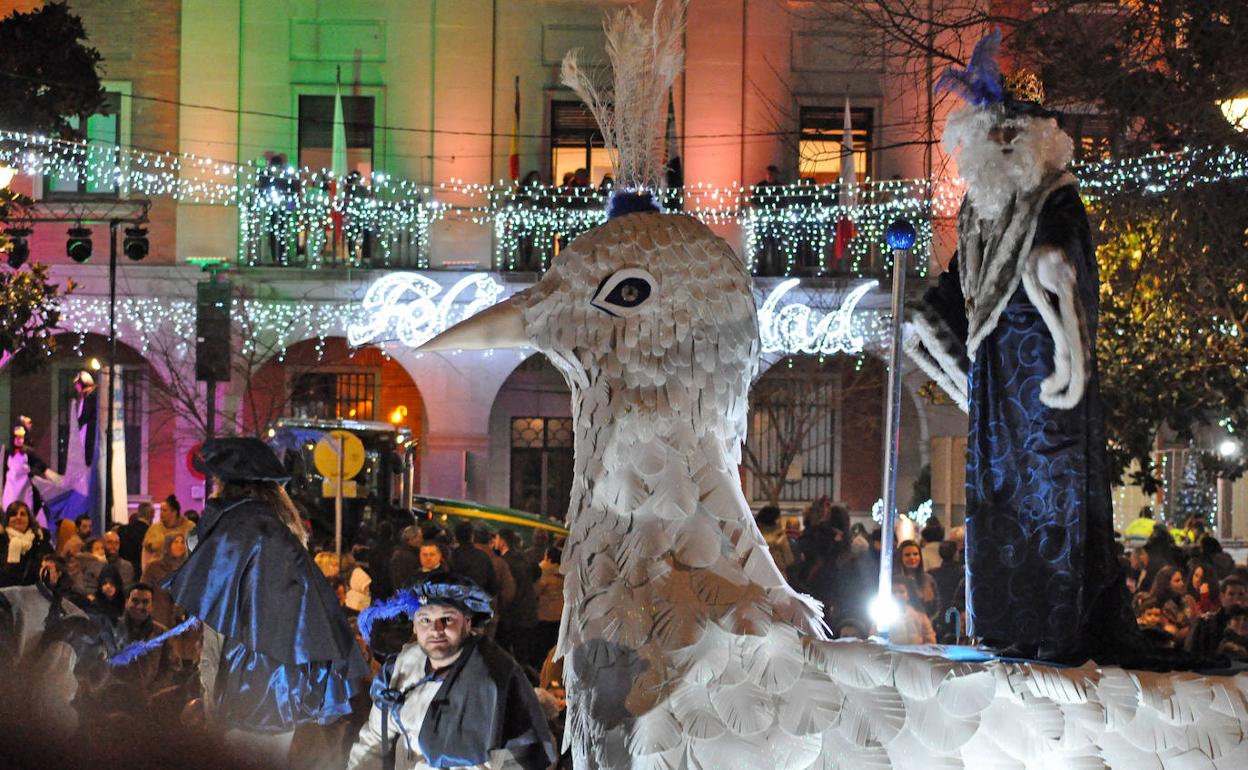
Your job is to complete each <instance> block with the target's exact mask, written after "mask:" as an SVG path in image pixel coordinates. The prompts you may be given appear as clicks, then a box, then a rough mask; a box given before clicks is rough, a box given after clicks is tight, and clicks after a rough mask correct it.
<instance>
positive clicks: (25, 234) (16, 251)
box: [6, 227, 31, 270]
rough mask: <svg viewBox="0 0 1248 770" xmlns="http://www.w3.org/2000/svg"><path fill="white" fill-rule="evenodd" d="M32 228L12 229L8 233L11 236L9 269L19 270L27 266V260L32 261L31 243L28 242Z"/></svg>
mask: <svg viewBox="0 0 1248 770" xmlns="http://www.w3.org/2000/svg"><path fill="white" fill-rule="evenodd" d="M30 232H31V231H30V228H28V227H12V228H9V230H7V231H6V234H7V235H8V236H9V243H10V246H9V256H8V261H9V267H11V268H13V269H14V270H17V269H18V268H20V267H21V266H22V265H24V264H26V260H27V259H30V243H28V242H27V241H26V239H27V238H29V237H30Z"/></svg>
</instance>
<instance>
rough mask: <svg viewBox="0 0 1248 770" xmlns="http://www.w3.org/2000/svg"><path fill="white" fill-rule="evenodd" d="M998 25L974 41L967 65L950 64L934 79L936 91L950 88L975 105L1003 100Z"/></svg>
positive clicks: (990, 103)
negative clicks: (999, 64) (953, 65)
mask: <svg viewBox="0 0 1248 770" xmlns="http://www.w3.org/2000/svg"><path fill="white" fill-rule="evenodd" d="M1000 52H1001V29H1000V28H994V29H993V30H992V31H991V32H989V33H988V34H987V35H985V36H984V38H983V39H982V40H980V41H979V42H978V43H976V44H975V50H974V51H972V52H971V62H970V64H968V65H966V69H961V68H960V67H949V68H948V69H946V70H945V71H944V72H942V73H940V77H939V78H938V79H937V80H936V93H940V92H941V91H952V92H954V93H955V94H958V95H959V96H961V97H962V98H963V99H965V100H966V101H967V102H969V103H970V104H972V105H974V106H976V107H988V106H991V105H993V104H999V103H1001V102H1002V101H1004V100H1005V92H1004V90H1002V88H1001V68H1000V67H999V66H998V65H997V55H998V54H999V53H1000Z"/></svg>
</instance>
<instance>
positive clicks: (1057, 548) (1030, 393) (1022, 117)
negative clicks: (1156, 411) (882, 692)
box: [905, 31, 1136, 662]
mask: <svg viewBox="0 0 1248 770" xmlns="http://www.w3.org/2000/svg"><path fill="white" fill-rule="evenodd" d="M1000 40H1001V38H1000V32H999V31H994V32H993V33H991V34H990V35H989V36H988V37H986V38H985V39H984V40H982V41H980V43H979V44H978V45H977V46H976V47H975V52H974V54H973V56H972V58H971V63H970V65H969V66H968V67H967V69H965V70H957V69H955V70H951V71H948V72H946V73H945V74H944V75H943V76H942V77H941V78H940V80H939V81H938V83H937V89H938V90H939V89H947V90H952V91H955V92H957V93H958V94H960V95H961V96H963V97H964V98H965V99H966V100H967V102H968V104H967V105H966V106H965V107H963V108H961V109H960V110H958V111H957V112H955V113H954V114H953V115H952V116H950V118H949V122H948V124H947V126H946V128H945V134H944V146H945V149H946V150H947V151H948V152H949V153H950V154H951V155H953V154H956V155H957V157H958V170H959V172H960V174H961V176H962V178H963V179H964V180H965V181H966V184H967V192H966V197H965V199H964V200H963V202H962V208H961V210H960V212H959V214H958V253H957V255H956V256H955V258H954V260H953V262H951V263H950V265H949V269H948V272H946V273H945V274H943V275H942V276H940V279H939V281H938V282H937V284H936V285H935V286H934V287H932V288H931V289H929V290H928V291H927V293H926V294H925V295H924V297H923V300H922V301H921V302H919V303H917V304H916V305H914V306H913V307H911V308H910V312H909V313H908V321H909V322H910V324H909V331H910V334H909V335H908V337H907V340H906V343H905V345H906V351H907V352H908V353H909V355H910V356H911V357H912V358H913V359H914V361H915V362H916V363H917V364H918V365H919V366H920V367H921V368H922V369H924V371H926V372H927V373H928V374H929V375H930V376H932V377H933V378H934V379H935V380H936V382H937V383H938V384H939V385H940V386H941V387H942V388H944V389H945V390H946V391H948V392H949V394H950V395H951V396H952V397H953V398H954V400H956V401H957V403H958V404H959V405H960V406H961V407H962V408H963V409H964V410H966V411H967V412H968V414H969V415H970V429H969V436H968V449H967V493H966V496H967V499H966V565H967V609H968V611H969V613H970V618H971V622H972V624H973V633H974V634H975V635H977V636H978V637H979V638H981V639H982V640H983V641H984V642H985V643H986V644H987V645H988V646H990V647H993V648H995V649H997V650H998V651H1001V652H1004V653H1007V654H1013V655H1018V656H1023V657H1039V658H1042V659H1045V660H1054V661H1081V660H1083V659H1086V658H1087V657H1089V656H1093V657H1095V658H1096V659H1097V660H1098V661H1100V662H1105V660H1106V659H1107V658H1108V657H1111V656H1113V655H1115V654H1116V653H1118V652H1124V651H1125V650H1122V646H1123V645H1124V644H1129V643H1130V640H1131V639H1132V638H1133V636H1134V635H1135V634H1136V629H1135V622H1134V619H1133V617H1132V616H1131V614H1130V611H1129V603H1128V597H1127V595H1126V587H1125V582H1124V580H1123V575H1122V571H1121V568H1120V567H1119V565H1118V561H1117V559H1116V558H1115V556H1114V554H1113V552H1112V551H1111V546H1112V544H1113V531H1112V510H1111V507H1110V497H1109V479H1108V477H1107V474H1106V467H1105V433H1104V425H1103V415H1102V409H1101V402H1100V398H1099V395H1098V390H1097V388H1098V385H1097V368H1096V353H1095V345H1096V333H1097V313H1098V288H1099V282H1098V278H1097V267H1096V259H1095V254H1094V253H1093V249H1092V241H1091V235H1090V231H1089V227H1088V218H1087V214H1086V213H1085V211H1084V207H1083V202H1082V201H1081V200H1080V197H1079V188H1078V183H1077V182H1076V180H1075V178H1074V177H1073V176H1071V174H1070V173H1069V172H1068V171H1067V170H1066V166H1067V164H1068V163H1069V162H1070V160H1071V152H1072V142H1071V139H1070V137H1069V136H1067V135H1066V134H1065V133H1063V132H1062V130H1061V129H1060V128H1058V125H1057V121H1056V120H1055V117H1056V113H1055V112H1053V111H1051V110H1049V109H1046V108H1045V107H1044V106H1043V104H1042V102H1043V100H1044V92H1043V88H1042V86H1041V84H1040V81H1039V79H1038V78H1037V77H1035V76H1034V75H1031V74H1028V73H1025V72H1020V73H1017V74H1015V75H1013V76H1011V77H1005V78H1003V77H1002V76H1001V74H1000V71H999V70H998V68H997V63H996V61H995V58H996V55H997V51H998V48H999V46H1000Z"/></svg>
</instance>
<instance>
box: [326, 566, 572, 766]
mask: <svg viewBox="0 0 1248 770" xmlns="http://www.w3.org/2000/svg"><path fill="white" fill-rule="evenodd" d="M399 615H411V616H412V627H413V630H414V631H415V640H414V641H412V642H411V643H409V644H408V645H407V646H405V647H404V648H403V650H402V651H401V652H400V653H399V654H398V656H397V657H396V658H394V659H393V660H391V661H389V662H387V663H386V664H385V665H384V666H383V667H382V669H381V672H380V673H379V674H378V675H377V678H376V680H375V681H374V683H373V701H374V705H373V709H372V711H371V713H370V714H369V717H368V722H367V724H365V725H364V726H363V727H362V728H361V729H360V734H359V737H357V738H356V740H355V746H354V747H352V749H351V757H350V759H349V761H348V762H347V768H348V770H372V768H378V767H395V768H398V769H399V770H429V769H430V768H435V767H442V768H458V769H460V770H469V769H470V768H471V769H473V770H475V769H477V768H481V769H482V770H485V769H487V768H488V770H521V768H523V770H545V768H547V767H550V765H551V764H552V763H553V762H554V761H555V759H556V758H557V757H558V752H556V750H555V744H554V739H553V738H552V737H551V734H550V728H549V727H548V726H547V724H546V718H545V716H544V715H543V713H542V710H541V707H540V706H539V705H538V702H537V696H536V695H535V694H534V692H533V686H532V685H531V684H529V680H528V679H527V678H526V677H525V675H524V672H523V671H521V669H520V666H519V664H517V663H516V661H515V660H513V659H512V658H511V656H510V655H508V654H507V653H506V652H504V651H503V650H502V648H500V647H499V646H498V645H497V644H495V643H494V642H493V641H491V640H490V639H488V638H486V637H485V636H483V635H482V634H480V633H479V632H478V629H479V628H481V627H483V626H484V625H485V623H486V622H488V621H489V619H490V617H491V616H492V615H493V609H492V608H491V605H490V596H489V594H487V593H485V592H484V591H482V590H481V589H480V588H479V587H478V586H477V585H476V584H475V583H473V582H472V581H471V580H469V579H468V578H463V577H458V576H452V575H445V576H441V577H435V578H433V579H431V580H428V581H425V582H424V583H421V584H420V585H418V586H416V587H414V588H407V589H404V590H402V591H400V592H399V593H398V594H397V595H396V596H395V597H394V598H393V599H390V600H388V601H386V602H382V603H381V604H377V605H373V606H372V607H370V608H368V609H366V610H365V611H364V612H363V613H362V614H361V615H360V631H361V633H362V634H363V635H364V638H365V639H368V638H369V636H370V632H371V627H372V624H373V622H374V620H375V619H376V620H380V619H383V618H388V617H396V616H399ZM391 755H393V756H391Z"/></svg>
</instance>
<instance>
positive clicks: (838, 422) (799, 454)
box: [742, 354, 921, 514]
mask: <svg viewBox="0 0 1248 770" xmlns="http://www.w3.org/2000/svg"><path fill="white" fill-rule="evenodd" d="M886 383H887V369H886V367H885V366H884V364H883V363H882V362H881V361H879V359H877V358H875V357H873V356H870V355H866V354H864V355H860V356H856V357H855V356H844V355H837V356H830V357H817V356H808V355H798V356H791V357H787V358H782V359H780V360H778V361H777V362H775V363H774V364H773V365H772V366H771V367H770V368H769V369H767V371H765V372H764V373H763V374H762V375H761V376H760V377H759V378H758V379H757V380H755V381H754V383H753V385H752V386H751V388H750V418H749V431H748V434H747V438H746V445H745V449H744V451H743V452H742V464H743V466H744V476H745V486H746V493H747V496H748V498H749V500H750V502H751V504H753V505H756V506H761V505H768V504H776V505H780V506H781V507H784V508H789V509H798V508H803V507H805V506H806V505H808V504H809V503H810V502H812V501H814V500H817V499H819V498H821V497H828V498H830V499H831V500H833V501H836V502H840V503H842V504H844V505H845V506H846V507H848V508H849V509H850V511H851V512H854V513H856V514H863V513H869V512H870V510H871V506H872V505H873V504H874V503H875V501H876V500H877V499H879V497H880V489H881V485H882V473H883V469H882V458H883V451H884V450H883V436H884V390H885V387H886ZM901 409H902V411H901V419H902V445H901V454H902V462H901V468H900V470H901V473H900V474H899V476H900V481H899V484H898V496H899V497H900V502H901V504H903V505H905V504H906V503H908V502H909V500H910V488H911V486H912V485H913V483H914V479H916V478H917V477H918V475H919V466H920V465H921V460H920V457H921V452H920V446H919V444H920V443H921V442H920V440H919V439H918V435H919V433H920V431H919V429H918V413H917V412H916V408H915V405H914V403H913V401H912V400H911V399H909V398H903V399H902V407H901Z"/></svg>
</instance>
